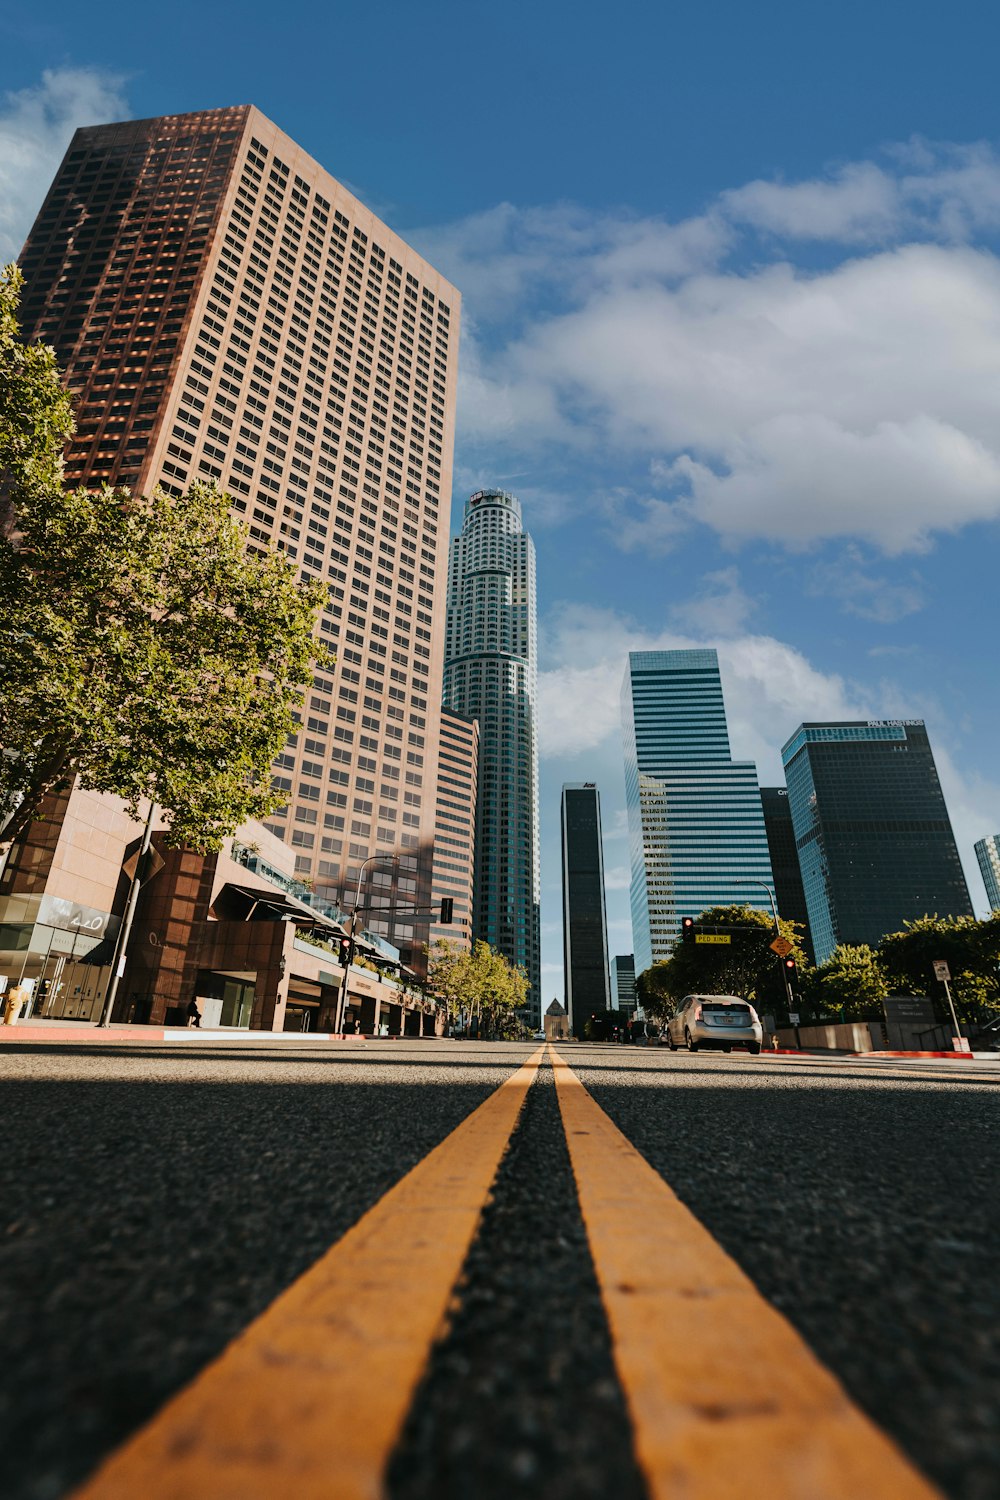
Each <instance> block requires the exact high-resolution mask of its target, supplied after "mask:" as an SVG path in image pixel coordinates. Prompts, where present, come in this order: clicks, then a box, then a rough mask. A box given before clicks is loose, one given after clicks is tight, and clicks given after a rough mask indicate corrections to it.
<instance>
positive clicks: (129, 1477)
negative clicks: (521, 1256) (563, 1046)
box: [76, 1047, 545, 1500]
mask: <svg viewBox="0 0 1000 1500" xmlns="http://www.w3.org/2000/svg"><path fill="white" fill-rule="evenodd" d="M544 1052H545V1048H544V1047H539V1049H538V1051H537V1052H536V1053H534V1054H533V1056H532V1057H531V1058H530V1059H529V1060H528V1062H527V1063H525V1064H524V1066H523V1067H521V1068H519V1069H518V1071H517V1072H516V1073H514V1074H513V1075H512V1077H510V1078H509V1079H507V1081H506V1082H505V1083H503V1084H501V1086H500V1087H499V1088H498V1089H497V1090H496V1091H495V1092H494V1093H493V1094H491V1095H490V1097H489V1098H488V1099H487V1100H486V1101H485V1102H484V1103H483V1104H481V1105H480V1106H479V1108H478V1109H476V1110H475V1111H474V1112H473V1113H472V1114H471V1115H470V1116H469V1117H468V1119H467V1120H464V1121H463V1122H462V1124H461V1125H459V1126H458V1127H457V1128H456V1129H455V1130H453V1131H452V1133H451V1135H449V1136H448V1137H447V1138H446V1139H445V1140H444V1141H442V1142H441V1144H440V1145H439V1146H437V1147H436V1148H435V1149H434V1150H433V1151H431V1152H430V1153H429V1154H428V1155H427V1156H426V1157H425V1158H424V1160H423V1161H421V1162H420V1163H419V1164H418V1165H417V1166H416V1167H414V1168H413V1170H412V1171H411V1172H409V1173H408V1174H407V1176H406V1177H404V1178H403V1179H402V1181H401V1182H399V1183H397V1184H396V1186H395V1187H394V1188H391V1189H390V1191H389V1192H388V1193H386V1194H385V1196H384V1197H383V1198H382V1199H380V1201H379V1202H378V1203H376V1204H375V1206H374V1208H372V1209H370V1210H369V1211H368V1213H366V1214H365V1215H364V1217H363V1218H362V1219H360V1220H359V1221H358V1223H357V1224H355V1225H354V1227H353V1228H352V1229H350V1230H348V1232H347V1234H345V1235H344V1237H343V1239H341V1240H339V1241H338V1242H337V1243H336V1244H335V1245H334V1246H333V1247H332V1248H331V1249H330V1250H328V1251H327V1252H326V1254H325V1255H324V1256H322V1258H321V1259H320V1260H319V1261H317V1262H316V1264H315V1265H314V1266H312V1267H311V1268H310V1269H309V1270H308V1271H307V1272H306V1273H305V1274H304V1275H303V1276H301V1277H300V1278H299V1280H298V1281H296V1282H295V1283H294V1284H293V1285H292V1286H291V1287H289V1288H288V1290H287V1291H285V1292H283V1293H282V1295H281V1296H280V1297H278V1298H277V1300H276V1301H275V1302H274V1303H273V1304H272V1305H271V1307H269V1308H268V1309H267V1311H266V1312H265V1313H263V1314H262V1315H261V1317H259V1318H258V1319H257V1320H256V1322H254V1323H252V1324H251V1325H250V1327H249V1328H248V1329H247V1330H246V1332H244V1333H243V1334H241V1335H240V1337H239V1338H238V1339H236V1340H235V1342H234V1343H232V1344H231V1345H230V1346H229V1348H228V1349H226V1350H225V1352H224V1353H223V1354H222V1355H221V1356H220V1357H219V1358H218V1359H217V1360H215V1361H214V1363H213V1364H211V1365H209V1366H208V1367H207V1368H206V1369H205V1370H204V1371H203V1372H202V1374H201V1375H199V1376H198V1378H197V1379H196V1380H195V1381H194V1382H193V1384H191V1385H190V1386H188V1387H187V1388H186V1389H185V1390H183V1391H181V1392H180V1394H179V1395H177V1396H175V1397H174V1398H173V1399H172V1400H171V1401H170V1402H169V1403H168V1404H167V1405H166V1406H165V1407H164V1408H163V1410H162V1411H161V1412H160V1413H159V1414H158V1415H157V1416H156V1417H154V1418H153V1420H152V1421H151V1422H150V1424H149V1425H148V1426H147V1427H145V1428H144V1429H143V1430H142V1431H141V1432H140V1433H139V1434H138V1435H137V1436H136V1437H135V1438H133V1439H132V1440H131V1441H130V1442H128V1443H127V1444H126V1445H125V1446H124V1447H123V1448H121V1449H119V1451H118V1452H117V1453H115V1454H113V1455H112V1457H111V1458H110V1459H108V1460H107V1461H106V1462H105V1464H104V1465H103V1466H102V1467H101V1468H100V1469H98V1471H97V1473H96V1474H95V1475H94V1476H93V1477H92V1478H91V1479H90V1480H89V1481H87V1483H85V1484H84V1485H83V1486H82V1487H81V1488H80V1489H79V1490H78V1491H77V1492H76V1496H77V1500H140V1497H141V1500H281V1497H287V1500H375V1497H377V1496H379V1495H380V1494H381V1492H382V1476H383V1472H384V1469H385V1465H386V1462H387V1460H388V1457H389V1454H390V1452H391V1450H392V1447H393V1445H394V1443H395V1441H396V1439H397V1437H398V1435H399V1432H400V1429H401V1427H402V1424H403V1421H404V1419H405V1417H406V1413H407V1411H408V1409H409V1406H410V1402H411V1400H412V1397H413V1392H414V1390H415V1388H416V1385H417V1382H418V1380H419V1379H420V1376H421V1373H422V1371H423V1369H424V1366H425V1364H426V1361H427V1356H428V1353H429V1351H430V1348H431V1345H432V1343H433V1341H434V1339H435V1337H436V1336H437V1334H438V1333H439V1332H440V1330H441V1327H442V1325H443V1323H444V1319H445V1314H446V1311H447V1306H448V1300H449V1297H450V1294H451V1290H452V1287H453V1286H454V1283H455V1280H456V1278H457V1276H458V1274H459V1272H460V1271H461V1268H462V1263H463V1261H464V1259H465V1255H466V1252H467V1250H468V1248H469V1244H470V1242H471V1240H472V1237H473V1235H474V1234H475V1232H476V1228H477V1226H478V1224H479V1219H480V1215H481V1213H482V1209H483V1205H484V1203H485V1201H486V1199H487V1197H488V1194H489V1191H490V1187H491V1185H492V1183H493V1179H494V1177H495V1175H496V1170H497V1167H498V1165H499V1163H500V1159H501V1157H502V1155H503V1152H504V1149H505V1147H506V1145H507V1142H508V1140H509V1139H510V1136H511V1132H512V1131H513V1129H514V1126H515V1125H516V1123H517V1119H518V1115H519V1114H520V1111H521V1106H522V1105H523V1103H524V1098H525V1095H526V1093H527V1090H528V1088H529V1086H530V1085H531V1083H532V1082H533V1081H534V1078H535V1074H536V1072H537V1070H538V1066H539V1064H540V1062H541V1060H542V1057H543V1055H544Z"/></svg>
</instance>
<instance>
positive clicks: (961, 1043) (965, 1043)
mask: <svg viewBox="0 0 1000 1500" xmlns="http://www.w3.org/2000/svg"><path fill="white" fill-rule="evenodd" d="M951 1050H952V1051H953V1052H971V1051H972V1043H971V1042H970V1041H969V1038H968V1037H967V1036H953V1037H952V1039H951Z"/></svg>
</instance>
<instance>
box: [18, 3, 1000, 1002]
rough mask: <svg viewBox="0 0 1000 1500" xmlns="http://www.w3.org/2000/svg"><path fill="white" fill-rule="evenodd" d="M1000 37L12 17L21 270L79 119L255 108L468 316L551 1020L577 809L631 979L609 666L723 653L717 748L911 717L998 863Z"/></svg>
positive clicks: (867, 23) (465, 428)
mask: <svg viewBox="0 0 1000 1500" xmlns="http://www.w3.org/2000/svg"><path fill="white" fill-rule="evenodd" d="M998 44H1000V12H998V11H997V9H996V7H995V6H992V5H989V4H987V3H970V0H951V3H948V4H945V3H943V0H905V3H904V0H880V4H879V5H878V6H877V7H873V6H872V5H871V4H870V0H865V3H864V4H862V3H860V0H840V3H838V4H837V5H836V6H834V5H830V4H829V3H828V0H824V3H817V0H767V3H765V4H763V5H757V6H751V5H747V4H746V3H745V0H740V3H723V0H674V3H672V4H671V5H669V6H665V5H663V4H662V3H660V4H654V3H647V0H619V3H618V4H616V5H615V6H610V5H597V4H595V3H592V0H575V3H569V0H545V3H541V4H540V3H539V0H533V3H532V4H531V5H530V6H529V5H528V4H526V3H524V0H508V3H506V4H505V5H503V6H497V5H493V4H491V5H484V4H481V3H480V0H463V3H461V4H458V3H454V0H442V3H435V0H427V3H425V4H424V5H423V6H413V5H412V4H403V3H401V0H369V3H368V4H367V5H366V6H365V7H346V6H328V5H322V6H321V5H315V4H301V3H298V4H297V3H294V0H292V3H286V4H285V5H284V6H283V7H281V9H280V11H278V12H275V11H274V9H273V8H272V7H268V6H264V5H263V4H261V3H260V0H245V3H244V5H243V6H241V7H240V8H239V10H238V11H237V10H232V9H229V8H226V9H225V10H223V9H218V10H216V9H214V8H211V7H207V6H204V5H198V6H195V5H192V4H190V3H189V0H177V3H174V4H173V5H171V6H170V7H167V8H160V9H159V10H158V11H155V13H154V11H151V10H150V8H148V7H136V6H134V5H133V4H129V5H124V4H120V3H118V0H112V3H107V0H105V3H103V4H102V5H101V6H100V7H99V8H98V9H95V8H90V9H86V8H80V7H79V6H78V5H76V4H74V5H72V6H70V5H68V4H65V3H63V0H54V3H50V4H49V5H47V6H46V7H45V8H44V9H43V10H42V11H40V12H38V14H37V16H32V15H30V14H25V13H23V12H22V13H21V14H20V15H17V16H15V15H13V13H12V11H11V10H10V9H9V8H8V10H7V12H6V18H5V19H3V20H0V58H2V59H3V61H2V63H0V91H2V97H0V254H2V255H3V256H4V257H5V258H7V257H10V256H11V255H13V254H16V253H17V251H18V249H19V248H20V244H21V242H22V240H23V238H24V235H25V234H26V232H27V229H28V227H29V226H30V223H31V220H32V217H33V215H34V213H35V211H36V210H37V208H38V206H39V205H40V203H41V200H42V197H43V195H44V191H45V188H46V186H47V183H48V181H49V179H50V178H51V175H52V173H53V171H54V169H55V167H56V165H57V163H58V161H59V159H60V157H61V154H62V152H63V150H64V149H65V145H66V143H67V141H68V139H69V136H70V134H71V133H72V130H73V129H74V128H75V127H76V126H77V125H85V124H93V123H97V122H101V121H105V120H111V119H124V118H128V117H141V116H145V115H156V114H164V113H178V112H181V111H184V110H191V109H201V108H207V107H210V106H219V105H225V104H236V103H254V104H256V105H258V106H259V107H260V108H261V109H262V110H263V111H264V112H265V113H266V114H268V115H269V116H270V117H271V118H272V119H273V120H274V121H275V122H276V123H277V124H278V125H279V126H280V127H281V128H282V129H283V130H285V131H286V132H287V133H288V134H290V135H291V136H293V137H294V138H295V139H296V140H297V141H299V142H300V143H301V144H302V145H303V146H304V147H305V148H306V149H307V150H308V151H309V152H310V153H311V154H312V155H313V156H315V157H316V158H317V160H319V161H320V162H322V163H323V165H324V166H326V167H327V168H328V169H329V170H330V171H331V172H333V174H334V175H335V176H337V177H339V178H340V179H341V181H343V182H344V183H345V184H346V185H347V186H349V187H350V188H351V190H352V191H354V192H355V193H356V194H357V195H358V197H360V198H361V199H362V200H363V201H364V202H365V203H367V204H368V205H369V206H370V207H371V208H372V209H373V210H374V211H375V212H376V213H378V214H379V215H380V216H381V217H382V218H383V219H385V220H386V221H387V222H388V223H389V224H390V225H391V226H392V227H393V228H394V229H395V230H397V231H398V232H399V233H400V234H402V235H403V236H404V237H405V238H406V239H408V240H409V241H410V242H411V243H412V244H413V245H414V246H415V247H416V248H417V249H419V250H420V251H421V252H422V253H424V254H425V255H426V256H427V257H428V258H429V259H430V260H431V261H432V262H433V263H434V264H435V265H436V266H437V267H438V268H439V269H440V270H441V271H442V272H443V273H444V274H445V275H446V276H448V277H449V279H451V280H452V281H454V283H455V284H456V286H458V288H459V289H460V291H461V292H462V296H463V313H462V321H463V334H462V346H461V359H460V393H459V412H458V429H457V445H456V464H455V488H454V499H453V520H454V523H455V525H456V526H457V525H458V524H459V523H460V519H461V510H462V504H463V502H464V499H465V498H466V496H467V495H468V493H469V492H470V491H471V490H472V489H474V488H477V487H479V486H481V485H498V486H501V487H503V488H505V489H509V490H512V491H513V492H514V493H515V494H517V495H518V496H519V498H520V499H521V501H522V504H523V507H524V513H525V521H526V525H527V527H528V529H529V530H530V532H531V534H532V535H533V537H534V540H535V544H536V547H537V551H538V579H539V613H540V653H541V661H540V667H541V672H540V679H539V720H540V742H541V756H542V759H541V796H542V809H541V810H542V932H543V990H544V994H543V999H545V1000H546V1001H547V1000H548V999H549V998H550V997H551V996H559V997H561V996H562V948H561V928H560V909H561V896H560V881H561V874H560V865H559V794H560V788H561V786H562V784H563V782H566V781H594V782H596V783H597V785H598V786H599V788H600V791H601V799H602V808H603V815H604V837H605V863H606V870H607V883H608V919H609V944H610V950H611V952H612V954H614V953H625V952H629V951H630V950H631V946H632V943H631V932H630V927H629V920H628V901H627V895H628V892H627V886H628V872H627V838H626V830H625V817H624V785H623V776H622V750H621V731H620V723H619V708H618V695H619V689H620V684H621V679H622V674H623V670H624V663H625V658H626V655H627V652H628V651H629V650H637V649H651V648H663V647H673V646H689V645H713V646H716V647H717V648H718V650H719V655H720V661H721V665H722V674H723V688H724V692H725V697H726V704H727V709H728V715H729V723H730V734H731V739H732V744H733V751H734V754H735V755H736V756H737V757H740V758H742V757H749V758H752V759H755V760H756V761H757V764H758V768H759V772H760V779H761V782H762V784H764V785H778V784H781V782H782V780H783V777H782V771H781V762H780V747H781V745H782V743H783V742H784V741H785V740H786V739H787V738H788V736H789V735H790V734H791V733H792V731H793V730H794V729H795V727H796V726H797V724H798V723H800V722H801V721H802V720H804V719H806V720H808V719H835V718H841V717H846V718H869V717H871V718H924V719H926V720H927V723H928V728H929V732H930V735H931V742H932V745H933V747H934V751H935V755H936V758H937V763H938V769H939V772H940V774H941V779H942V783H943V785H944V789H945V795H946V798H947V801H948V805H949V810H950V812H951V816H952V821H953V824H954V827H955V832H956V836H957V838H958V842H959V847H960V850H961V853H962V856H963V860H964V863H965V866H966V872H967V875H968V879H969V886H970V891H971V894H972V899H973V903H974V906H975V908H976V910H977V912H979V913H980V914H984V913H985V910H986V902H985V893H984V890H983V886H982V881H981V878H980V876H979V872H978V868H977V866H976V862H975V858H974V855H973V850H972V846H973V843H974V841H975V840H976V839H977V838H981V837H983V836H984V835H986V834H990V833H994V832H997V831H1000V768H998V766H997V757H996V751H995V747H996V745H997V743H998V739H1000V705H998V695H997V670H996V651H995V646H994V642H995V640H996V636H997V603H996V600H997V539H998V525H997V523H998V517H1000V140H998V124H997V112H996V69H995V59H996V56H997V54H998Z"/></svg>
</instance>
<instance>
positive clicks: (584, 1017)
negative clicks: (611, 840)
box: [562, 783, 611, 1037]
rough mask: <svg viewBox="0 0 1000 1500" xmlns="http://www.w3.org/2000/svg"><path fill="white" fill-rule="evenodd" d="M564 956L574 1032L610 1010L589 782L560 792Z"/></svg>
mask: <svg viewBox="0 0 1000 1500" xmlns="http://www.w3.org/2000/svg"><path fill="white" fill-rule="evenodd" d="M562 870H563V955H564V959H565V967H566V1009H567V1011H568V1012H569V1018H570V1026H571V1027H572V1030H573V1035H574V1036H581V1037H582V1036H583V1035H584V1028H585V1026H586V1024H587V1022H588V1021H589V1020H590V1019H591V1018H592V1017H595V1018H597V1019H598V1021H599V1022H600V1021H603V1020H604V1018H605V1017H606V1014H607V1012H608V1010H609V1009H610V1008H611V987H610V983H609V975H608V925H607V918H606V916H605V910H604V855H603V852H602V848H601V799H600V796H599V794H598V791H597V787H596V786H594V785H593V784H592V783H587V784H585V785H574V786H564V787H563V790H562Z"/></svg>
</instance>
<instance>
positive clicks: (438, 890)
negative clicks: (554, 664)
mask: <svg viewBox="0 0 1000 1500" xmlns="http://www.w3.org/2000/svg"><path fill="white" fill-rule="evenodd" d="M478 785H479V725H478V724H477V722H476V720H475V719H467V718H465V717H464V715H462V714H456V713H453V712H452V711H451V709H450V708H443V709H442V710H441V750H440V754H439V757H438V783H437V833H436V835H435V839H434V899H435V902H438V901H440V898H441V897H442V896H450V897H451V899H452V902H453V903H454V906H453V911H454V921H453V922H452V923H450V925H448V926H442V925H441V924H440V923H439V922H435V921H432V923H431V942H432V943H434V942H438V941H439V940H441V939H443V940H445V941H446V942H450V943H460V944H461V946H462V947H463V948H466V949H469V948H471V947H472V902H473V894H474V891H475V875H476V796H477V791H478ZM438 915H440V914H439V913H438Z"/></svg>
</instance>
